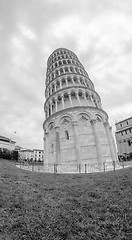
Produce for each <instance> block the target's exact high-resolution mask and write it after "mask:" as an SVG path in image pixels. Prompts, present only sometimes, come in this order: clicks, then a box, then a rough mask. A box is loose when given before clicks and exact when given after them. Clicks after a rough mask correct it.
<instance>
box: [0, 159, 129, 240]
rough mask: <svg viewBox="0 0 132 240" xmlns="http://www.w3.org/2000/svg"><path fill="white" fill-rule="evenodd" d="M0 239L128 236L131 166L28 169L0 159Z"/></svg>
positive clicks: (71, 239) (121, 238)
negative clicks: (81, 169) (63, 171)
mask: <svg viewBox="0 0 132 240" xmlns="http://www.w3.org/2000/svg"><path fill="white" fill-rule="evenodd" d="M0 176H1V180H0V219H1V220H0V240H3V239H5V240H9V239H13V240H16V239H18V240H24V239H25V240H30V239H33V240H34V239H37V240H38V239H43V240H48V239H51V240H55V239H56V240H60V239H61V240H65V239H67V240H77V239H79V240H82V239H83V240H85V239H87V240H89V239H97V240H102V239H105V240H107V239H110V240H111V239H112V240H113V239H114V240H125V239H132V235H131V233H132V224H131V217H132V216H130V214H131V211H132V209H131V205H132V197H131V193H132V168H129V169H122V170H118V171H115V172H114V171H113V172H107V173H95V174H87V175H83V174H82V175H79V174H78V175H75V174H73V175H72V174H71V175H70V174H69V175H66V174H64V175H62V174H60V175H53V174H45V173H35V172H28V171H24V170H21V169H18V168H16V167H15V166H14V165H13V164H12V163H11V162H9V161H7V160H0Z"/></svg>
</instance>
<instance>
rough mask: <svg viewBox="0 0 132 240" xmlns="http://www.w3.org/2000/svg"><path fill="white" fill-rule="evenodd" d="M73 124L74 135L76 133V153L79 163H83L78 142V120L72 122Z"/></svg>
mask: <svg viewBox="0 0 132 240" xmlns="http://www.w3.org/2000/svg"><path fill="white" fill-rule="evenodd" d="M72 124H73V135H74V143H75V154H76V159H77V164H81V156H80V146H79V142H78V131H77V121H74V122H72Z"/></svg>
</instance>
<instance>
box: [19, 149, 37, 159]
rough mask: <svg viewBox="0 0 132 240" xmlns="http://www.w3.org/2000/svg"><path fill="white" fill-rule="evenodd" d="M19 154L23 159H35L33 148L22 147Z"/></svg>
mask: <svg viewBox="0 0 132 240" xmlns="http://www.w3.org/2000/svg"><path fill="white" fill-rule="evenodd" d="M19 155H20V159H21V160H26V161H33V158H34V151H33V150H31V149H21V150H20V152H19Z"/></svg>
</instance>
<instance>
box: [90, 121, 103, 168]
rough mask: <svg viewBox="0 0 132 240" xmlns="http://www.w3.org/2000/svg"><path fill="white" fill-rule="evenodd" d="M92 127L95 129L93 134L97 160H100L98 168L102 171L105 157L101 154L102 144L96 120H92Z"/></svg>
mask: <svg viewBox="0 0 132 240" xmlns="http://www.w3.org/2000/svg"><path fill="white" fill-rule="evenodd" d="M91 125H92V129H93V134H94V141H95V146H96V151H97V159H98V168H99V170H101V168H102V166H103V157H102V152H101V144H100V140H99V136H98V132H97V127H96V120H95V119H92V120H91Z"/></svg>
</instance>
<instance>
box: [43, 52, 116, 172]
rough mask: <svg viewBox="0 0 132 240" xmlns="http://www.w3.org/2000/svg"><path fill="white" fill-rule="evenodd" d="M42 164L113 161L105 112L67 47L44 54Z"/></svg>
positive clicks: (113, 154)
mask: <svg viewBox="0 0 132 240" xmlns="http://www.w3.org/2000/svg"><path fill="white" fill-rule="evenodd" d="M45 98H46V101H45V104H44V112H45V121H44V123H43V129H44V152H45V156H44V164H45V165H51V164H58V165H61V166H62V167H63V165H68V166H69V165H73V164H76V165H78V164H79V165H84V164H94V165H96V166H97V167H98V169H99V170H101V169H102V168H103V163H104V162H108V163H110V164H112V163H113V161H114V162H116V161H117V154H116V148H115V143H114V139H113V136H112V129H111V127H110V125H109V122H108V115H107V113H106V112H105V111H104V110H103V109H102V104H101V99H100V96H99V94H98V93H97V92H96V91H95V87H94V84H93V82H92V81H91V80H90V78H89V75H88V73H87V72H86V70H85V69H84V67H83V65H82V64H81V62H80V61H79V59H78V57H77V56H76V55H75V54H74V53H73V52H72V51H70V50H68V49H65V48H59V49H57V50H55V51H54V52H53V53H52V54H51V55H50V56H49V58H48V61H47V73H46V82H45Z"/></svg>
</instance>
